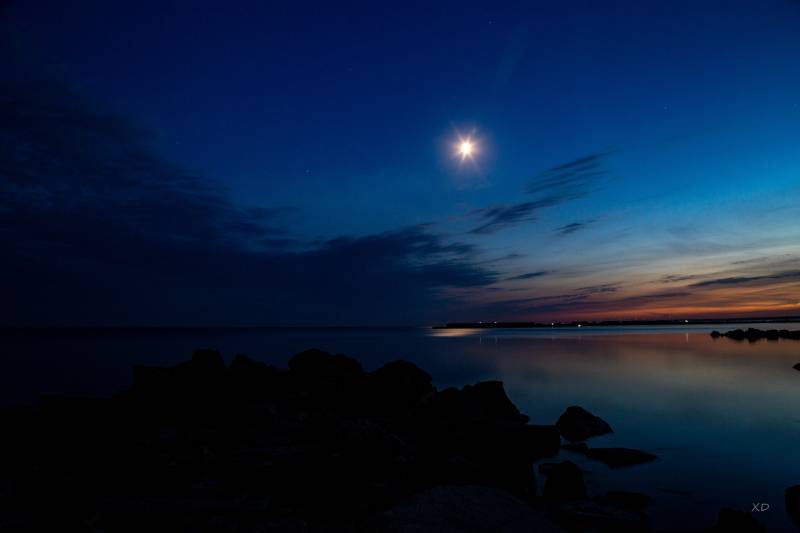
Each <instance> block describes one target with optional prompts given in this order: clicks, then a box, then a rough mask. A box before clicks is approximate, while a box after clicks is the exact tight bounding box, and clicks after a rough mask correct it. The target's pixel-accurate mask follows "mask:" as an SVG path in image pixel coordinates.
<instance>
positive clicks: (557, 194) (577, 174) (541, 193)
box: [469, 153, 607, 235]
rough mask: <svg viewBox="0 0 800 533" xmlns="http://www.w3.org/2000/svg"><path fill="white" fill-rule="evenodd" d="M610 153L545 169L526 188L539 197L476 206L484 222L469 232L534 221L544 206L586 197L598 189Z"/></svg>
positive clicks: (570, 228) (571, 229) (570, 227)
mask: <svg viewBox="0 0 800 533" xmlns="http://www.w3.org/2000/svg"><path fill="white" fill-rule="evenodd" d="M606 156H607V154H606V153H595V154H590V155H587V156H585V157H581V158H579V159H575V160H573V161H569V162H567V163H562V164H560V165H556V166H554V167H552V168H549V169H547V170H545V171H544V172H541V173H540V174H538V175H537V176H536V178H534V180H533V182H532V183H531V184H530V185H529V186H528V188H527V189H526V192H527V193H528V194H531V195H534V196H535V197H536V199H535V200H530V201H526V202H519V203H515V204H504V205H495V206H491V207H486V208H483V209H476V210H474V211H472V213H471V215H473V216H477V217H478V218H479V219H480V220H481V224H480V225H478V226H477V227H475V228H473V229H472V230H470V232H469V233H472V234H475V235H488V234H491V233H495V232H497V231H500V230H502V229H506V228H509V227H512V226H516V225H518V224H521V223H524V222H534V221H536V220H537V219H538V212H539V211H541V210H542V209H547V208H550V207H555V206H557V205H561V204H564V203H566V202H570V201H572V200H577V199H579V198H583V197H584V196H586V195H587V194H589V193H591V192H592V191H593V190H595V188H596V185H597V182H598V181H599V179H600V178H601V177H602V176H604V175H605V174H607V170H605V169H604V168H603V161H604V159H605V158H606ZM591 222H592V221H588V222H584V223H575V224H576V225H574V226H573V225H568V226H564V227H563V228H560V229H563V232H562V233H563V234H569V233H572V232H575V231H578V230H579V229H581V228H582V227H583V226H585V225H586V224H589V223H591Z"/></svg>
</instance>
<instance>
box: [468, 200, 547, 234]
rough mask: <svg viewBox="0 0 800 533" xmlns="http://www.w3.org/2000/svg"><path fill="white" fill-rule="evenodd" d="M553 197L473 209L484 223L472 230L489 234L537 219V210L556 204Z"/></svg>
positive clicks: (472, 231)
mask: <svg viewBox="0 0 800 533" xmlns="http://www.w3.org/2000/svg"><path fill="white" fill-rule="evenodd" d="M557 203H558V202H557V201H554V200H553V199H542V200H537V201H534V202H522V203H519V204H513V205H497V206H493V207H487V208H484V209H478V210H476V211H473V213H474V214H476V215H478V216H479V217H480V218H481V220H482V221H483V223H482V224H481V225H480V226H478V227H476V228H473V229H472V230H470V233H472V234H476V235H488V234H490V233H494V232H496V231H499V230H501V229H504V228H508V227H510V226H514V225H516V224H519V223H521V222H531V221H534V220H536V219H537V216H536V213H537V211H539V210H541V209H544V208H546V207H551V206H553V205H556V204H557Z"/></svg>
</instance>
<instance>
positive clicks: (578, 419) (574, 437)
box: [556, 405, 613, 442]
mask: <svg viewBox="0 0 800 533" xmlns="http://www.w3.org/2000/svg"><path fill="white" fill-rule="evenodd" d="M556 427H558V430H559V431H560V432H561V435H562V436H563V437H564V438H565V439H567V440H568V441H571V442H576V441H581V440H586V439H588V438H590V437H595V436H597V435H605V434H607V433H613V430H612V429H611V426H609V425H608V422H606V421H605V420H603V419H602V418H600V417H599V416H595V415H593V414H592V413H590V412H589V411H587V410H586V409H584V408H583V407H578V406H577V405H573V406H571V407H568V408H567V410H566V411H564V413H563V414H562V415H561V416H560V417H558V421H557V422H556Z"/></svg>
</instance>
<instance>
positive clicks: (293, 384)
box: [0, 350, 560, 533]
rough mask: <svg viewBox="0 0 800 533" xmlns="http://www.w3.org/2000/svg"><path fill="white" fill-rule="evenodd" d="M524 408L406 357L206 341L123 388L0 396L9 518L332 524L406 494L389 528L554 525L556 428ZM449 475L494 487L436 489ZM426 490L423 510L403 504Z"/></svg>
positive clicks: (244, 526)
mask: <svg viewBox="0 0 800 533" xmlns="http://www.w3.org/2000/svg"><path fill="white" fill-rule="evenodd" d="M527 422H528V417H526V416H525V415H523V414H521V413H520V412H519V410H518V409H517V408H516V406H514V404H513V403H512V402H511V401H510V400H509V398H508V397H507V396H506V393H505V391H504V389H503V385H502V383H500V382H498V381H488V382H483V383H477V384H475V385H468V386H465V387H463V388H462V389H455V388H452V389H447V390H444V391H441V392H437V391H436V388H435V387H434V386H433V385H432V383H431V377H430V376H429V375H428V374H427V373H426V372H424V371H423V370H421V369H419V368H417V367H416V366H415V365H413V364H411V363H408V362H404V361H396V362H393V363H389V364H388V365H386V366H384V367H382V368H380V369H378V370H375V371H374V372H369V373H368V372H364V371H363V369H362V368H361V365H360V364H359V363H358V361H356V360H354V359H351V358H349V357H347V356H344V355H331V354H328V353H326V352H322V351H320V350H307V351H305V352H302V353H300V354H297V355H296V356H294V357H293V358H292V359H291V360H290V362H289V369H288V370H287V369H280V368H276V367H273V366H270V365H266V364H264V363H260V362H257V361H254V360H252V359H249V358H248V357H246V356H241V355H239V356H236V357H235V358H234V360H233V362H232V363H231V365H230V366H229V367H226V366H225V364H224V361H223V359H222V357H221V355H220V354H219V353H218V352H215V351H212V350H198V351H197V352H195V354H194V355H193V357H192V360H191V361H188V362H185V363H180V364H178V365H176V366H174V367H171V368H149V367H137V368H136V369H135V370H134V382H133V385H132V386H131V388H130V389H129V390H127V391H123V392H121V393H118V394H116V395H114V397H112V398H108V399H72V398H59V397H50V398H43V399H42V401H41V402H40V405H39V406H38V408H37V409H33V410H27V411H20V410H12V411H9V412H2V411H0V424H2V427H3V428H4V438H3V439H0V509H2V512H3V519H2V521H0V522H2V524H3V526H2V527H6V526H8V527H9V528H11V529H13V530H17V529H20V530H30V531H42V530H45V531H65V530H66V531H72V530H75V531H84V530H92V529H93V530H98V531H99V530H102V531H105V532H108V533H114V532H126V533H127V532H134V531H177V532H180V531H298V532H299V531H303V532H305V531H310V532H313V531H326V532H327V531H354V530H357V529H358V528H359V527H361V526H360V524H362V523H365V521H368V520H369V518H370V517H372V516H383V518H386V516H384V515H381V513H383V512H384V511H385V510H386V509H394V510H395V513H394V515H393V516H394V517H395V519H396V520H395V521H394V522H392V520H389V521H388V522H386V521H383V522H380V524H382V525H381V527H385V528H386V529H385V530H387V531H393V529H392V528H396V527H401V528H402V527H403V526H402V524H406V523H407V524H415V523H416V524H420V527H422V526H423V525H424V524H426V523H429V521H430V520H433V523H439V524H440V523H444V522H448V521H450V520H452V519H453V515H454V514H460V516H468V511H467V510H466V509H467V508H469V509H475V510H476V511H475V512H476V513H478V514H485V515H486V516H485V517H483V518H482V519H479V518H478V517H475V518H474V520H475V524H476V525H480V524H483V526H481V527H484V528H485V530H486V531H494V530H502V531H514V530H515V529H514V528H516V527H517V525H515V524H527V525H526V526H525V527H527V528H528V530H530V529H531V528H533V529H534V530H536V528H537V527H538V528H539V530H543V529H541V528H544V527H546V525H547V524H548V522H547V521H546V520H544V519H543V518H542V515H541V513H537V512H535V511H534V510H533V509H532V508H531V507H529V506H528V504H529V503H530V502H533V501H534V500H535V487H536V484H535V478H534V472H533V468H532V462H533V461H534V460H536V459H539V458H542V457H545V456H552V455H555V454H557V453H558V450H559V445H560V436H559V433H558V430H557V429H556V428H555V426H535V425H529V424H528V423H527ZM437 485H450V486H451V485H475V486H477V485H480V486H481V487H482V488H472V489H465V490H466V492H465V491H462V490H461V489H453V488H450V489H442V490H441V491H439V492H436V491H435V490H436V489H431V490H433V491H434V492H431V491H430V490H429V489H430V487H435V486H437ZM425 491H428V492H425ZM414 494H418V496H417V497H416V498H418V500H417V502H418V503H419V505H420V506H427V507H426V509H427V510H426V511H425V512H421V514H418V515H416V516H410V515H408V514H407V513H406V514H403V513H401V512H400V509H402V503H401V502H404V501H408V498H412V497H413V495H414ZM419 494H422V496H419ZM512 494H513V496H512ZM481 498H485V500H483V501H473V500H475V499H478V500H480V499H481ZM412 501H413V500H412ZM398 506H401V507H398ZM481 509H482V510H481ZM477 510H481V511H480V512H478V511H477ZM437 513H440V514H441V515H442V516H447V517H449V518H446V519H444V522H442V518H441V516H438V515H437ZM493 513H494V514H493ZM515 516H516V517H517V518H514V517H515ZM437 520H438V522H437ZM481 520H483V521H481ZM415 521H416V522H415ZM454 523H458V522H457V521H454ZM86 524H91V527H90V528H89V529H87V527H88V526H86ZM393 524H394V525H393ZM398 524H400V525H398ZM532 524H533V525H532ZM454 527H455V526H454ZM519 527H523V526H522V525H520V526H519ZM548 527H549V526H548ZM420 530H424V529H420ZM452 530H453V531H457V529H452ZM448 531H449V530H448Z"/></svg>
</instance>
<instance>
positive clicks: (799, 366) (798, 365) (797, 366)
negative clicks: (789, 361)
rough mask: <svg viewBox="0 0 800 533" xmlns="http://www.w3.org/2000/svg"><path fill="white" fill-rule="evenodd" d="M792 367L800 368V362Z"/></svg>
mask: <svg viewBox="0 0 800 533" xmlns="http://www.w3.org/2000/svg"><path fill="white" fill-rule="evenodd" d="M792 368H794V369H795V370H800V363H797V364H796V365H794V366H793V367H792Z"/></svg>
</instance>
